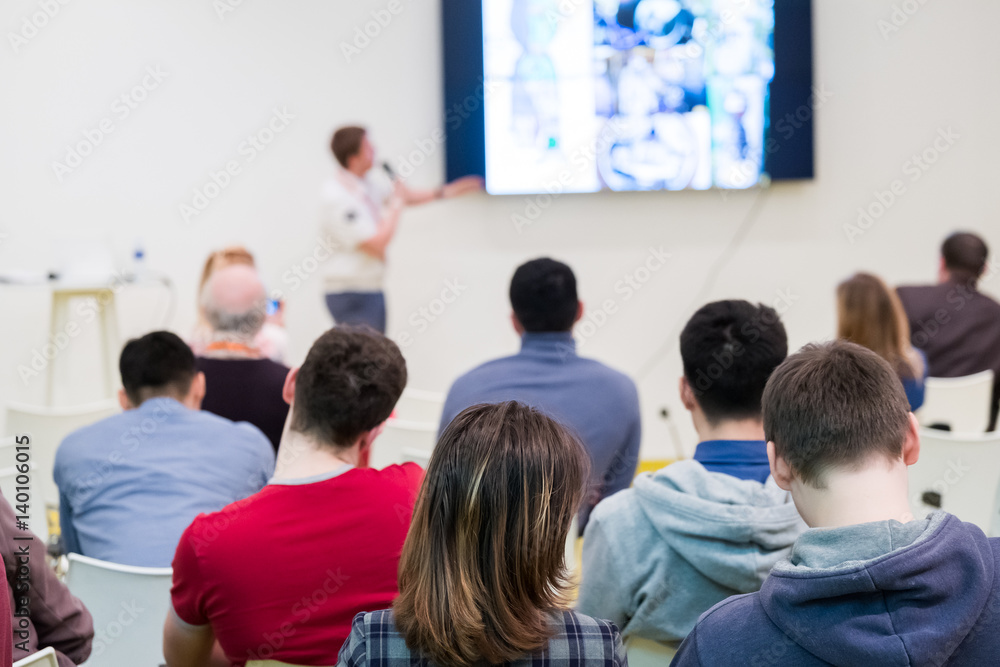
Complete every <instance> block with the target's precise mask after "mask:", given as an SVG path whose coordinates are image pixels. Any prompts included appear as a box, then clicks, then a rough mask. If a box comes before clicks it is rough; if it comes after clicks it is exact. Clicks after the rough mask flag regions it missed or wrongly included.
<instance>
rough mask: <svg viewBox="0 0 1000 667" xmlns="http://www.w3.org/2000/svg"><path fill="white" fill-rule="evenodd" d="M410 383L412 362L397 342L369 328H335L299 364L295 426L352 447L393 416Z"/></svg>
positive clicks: (329, 441)
mask: <svg viewBox="0 0 1000 667" xmlns="http://www.w3.org/2000/svg"><path fill="white" fill-rule="evenodd" d="M405 386H406V361H405V360H404V359H403V355H402V354H401V353H400V351H399V348H398V347H396V344H395V343H393V342H392V341H391V340H389V339H388V338H386V337H385V336H383V335H382V334H380V333H378V332H377V331H375V330H374V329H371V328H369V327H367V326H350V325H338V326H335V327H334V328H332V329H330V330H329V331H327V332H326V333H324V334H323V335H322V336H320V337H319V338H318V339H316V342H315V343H313V346H312V348H310V349H309V354H308V355H306V360H305V361H304V362H303V363H302V366H301V367H300V368H299V373H298V379H297V380H296V382H295V407H294V409H293V410H292V421H291V428H292V429H293V430H295V431H298V432H299V433H303V434H306V435H309V436H312V437H313V438H315V439H316V440H318V441H319V442H321V443H325V444H328V445H331V446H333V447H350V446H351V445H352V444H354V441H355V440H357V438H358V436H360V435H361V434H362V433H364V432H365V431H370V430H371V429H373V428H375V427H376V426H378V425H379V424H381V423H382V422H384V421H385V420H386V419H387V418H388V417H389V414H390V413H392V409H393V407H395V405H396V401H398V400H399V396H400V394H402V393H403V387H405Z"/></svg>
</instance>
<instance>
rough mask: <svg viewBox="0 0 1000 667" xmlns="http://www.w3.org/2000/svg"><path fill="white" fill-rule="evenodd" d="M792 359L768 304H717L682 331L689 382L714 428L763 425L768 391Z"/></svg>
mask: <svg viewBox="0 0 1000 667" xmlns="http://www.w3.org/2000/svg"><path fill="white" fill-rule="evenodd" d="M787 355H788V336H787V335H786V334H785V326H784V325H783V324H782V323H781V319H780V318H779V317H778V313H777V312H776V311H775V310H774V309H773V308H770V307H768V306H765V305H763V304H760V305H756V306H755V305H753V304H752V303H749V302H747V301H738V300H732V301H716V302H714V303H710V304H708V305H705V306H702V307H701V308H700V309H699V310H698V312H696V313H695V314H694V315H692V316H691V319H690V320H688V323H687V324H686V325H685V326H684V330H683V331H681V359H682V361H683V362H684V377H686V378H687V381H688V384H689V385H691V389H692V391H693V392H694V394H695V397H696V398H697V400H698V405H700V406H701V409H702V411H703V412H704V413H705V418H706V419H708V420H709V422H711V423H713V424H717V423H718V422H720V421H723V420H727V419H749V418H757V419H759V418H760V398H761V395H762V394H763V393H764V385H765V384H766V383H767V379H768V378H769V377H770V376H771V373H772V372H773V371H774V369H775V368H777V367H778V364H780V363H781V362H782V361H784V359H785V357H786V356H787Z"/></svg>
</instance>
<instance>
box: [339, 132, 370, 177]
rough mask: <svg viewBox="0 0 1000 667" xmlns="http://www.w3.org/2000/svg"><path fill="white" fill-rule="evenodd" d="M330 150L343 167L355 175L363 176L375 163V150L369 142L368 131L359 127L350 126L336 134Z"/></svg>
mask: <svg viewBox="0 0 1000 667" xmlns="http://www.w3.org/2000/svg"><path fill="white" fill-rule="evenodd" d="M330 150H332V151H333V157H335V158H336V159H337V162H339V163H340V166H341V167H343V168H344V169H347V170H349V171H353V172H355V173H362V174H363V173H364V172H366V171H368V170H369V169H371V168H372V165H373V164H374V162H375V149H374V147H372V144H371V142H370V141H369V140H368V131H367V130H366V129H365V128H363V127H359V126H357V125H348V126H346V127H342V128H340V129H338V130H337V131H336V132H334V133H333V139H332V140H331V141H330Z"/></svg>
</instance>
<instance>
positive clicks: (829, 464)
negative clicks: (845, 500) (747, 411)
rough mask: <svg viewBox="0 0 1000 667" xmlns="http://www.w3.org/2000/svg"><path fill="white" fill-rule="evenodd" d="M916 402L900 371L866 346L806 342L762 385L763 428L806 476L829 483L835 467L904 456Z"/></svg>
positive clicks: (812, 482)
mask: <svg viewBox="0 0 1000 667" xmlns="http://www.w3.org/2000/svg"><path fill="white" fill-rule="evenodd" d="M909 412H910V404H909V402H908V401H907V400H906V393H905V392H904V391H903V384H902V383H901V382H900V381H899V377H898V376H897V375H896V372H895V370H893V368H892V367H891V366H890V365H889V362H887V361H886V360H885V359H883V358H882V357H880V356H878V355H877V354H875V353H874V352H872V351H871V350H869V349H868V348H865V347H862V346H860V345H856V344H855V343H848V342H846V341H835V342H833V343H823V344H813V345H807V346H805V347H804V348H802V350H800V351H799V352H798V353H796V354H793V355H792V356H790V357H788V359H787V360H785V362H784V363H783V364H781V365H780V366H778V368H777V370H775V371H774V374H773V375H771V379H770V380H768V383H767V388H766V389H765V390H764V435H765V436H766V437H767V439H768V440H769V441H771V442H773V443H774V449H775V453H776V454H777V455H778V456H780V457H781V458H782V459H784V460H785V462H786V463H788V465H789V467H791V469H792V471H793V472H794V474H795V475H796V476H798V477H799V478H800V479H801V480H802V481H803V482H804V483H806V484H810V485H812V486H813V487H816V488H824V482H823V473H824V471H826V470H828V469H830V468H847V469H850V470H859V469H860V468H861V467H863V466H864V465H866V464H868V463H869V462H871V461H872V460H873V459H876V458H879V457H881V458H885V459H888V460H895V459H898V458H899V457H900V456H902V453H903V441H904V440H905V438H906V431H907V428H908V426H909Z"/></svg>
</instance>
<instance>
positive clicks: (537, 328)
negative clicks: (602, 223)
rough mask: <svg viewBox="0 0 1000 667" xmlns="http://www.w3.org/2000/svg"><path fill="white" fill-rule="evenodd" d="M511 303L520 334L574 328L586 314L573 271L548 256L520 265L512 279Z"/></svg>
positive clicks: (564, 330) (516, 327) (515, 323)
mask: <svg viewBox="0 0 1000 667" xmlns="http://www.w3.org/2000/svg"><path fill="white" fill-rule="evenodd" d="M510 305H511V307H512V308H513V309H514V328H515V329H517V332H518V333H524V332H527V333H552V332H566V331H571V330H572V329H573V325H574V324H575V323H576V321H577V320H579V319H580V316H581V315H582V314H583V305H582V304H581V303H580V300H579V299H578V298H577V295H576V276H574V275H573V270H572V269H571V268H569V267H568V266H566V265H565V264H563V263H562V262H557V261H555V260H554V259H549V258H547V257H543V258H541V259H533V260H531V261H530V262H526V263H524V264H522V265H521V266H519V267H517V270H516V271H515V272H514V277H513V278H512V279H511V281H510Z"/></svg>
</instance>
